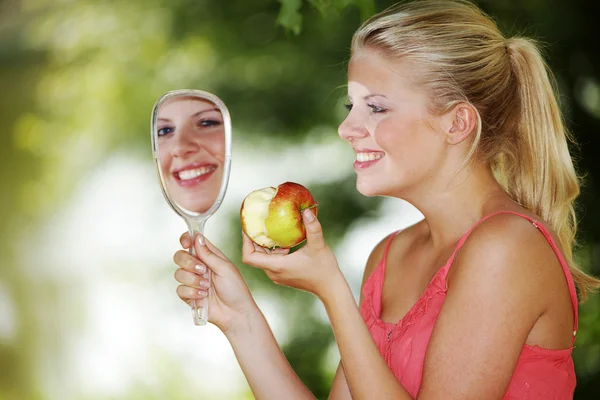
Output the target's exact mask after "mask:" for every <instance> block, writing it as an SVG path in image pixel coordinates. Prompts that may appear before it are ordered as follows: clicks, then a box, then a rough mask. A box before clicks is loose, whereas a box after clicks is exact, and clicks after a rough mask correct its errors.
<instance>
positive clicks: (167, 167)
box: [151, 89, 231, 325]
mask: <svg viewBox="0 0 600 400" xmlns="http://www.w3.org/2000/svg"><path fill="white" fill-rule="evenodd" d="M151 136H152V150H153V155H154V160H155V163H156V167H157V172H158V178H159V183H160V186H161V188H162V192H163V194H164V196H165V199H166V200H167V203H168V204H169V205H170V206H171V208H172V209H173V210H174V211H175V212H176V213H177V214H178V215H179V216H181V217H182V218H183V219H184V221H185V222H186V223H187V226H188V230H189V232H190V235H191V236H192V237H193V236H194V235H195V234H196V233H200V234H203V233H204V225H205V223H206V220H207V219H208V218H209V217H210V216H211V215H212V214H214V213H215V211H217V209H218V208H219V206H220V204H221V202H222V201H223V197H224V196H225V192H226V190H227V183H228V181H229V170H230V164H231V118H230V116H229V111H228V110H227V107H226V106H225V104H224V103H223V102H222V101H221V100H220V99H219V98H218V97H216V96H215V95H213V94H212V93H208V92H204V91H200V90H194V89H181V90H175V91H171V92H168V93H166V94H164V95H162V96H161V97H160V98H159V99H158V100H157V102H156V104H155V105H154V108H153V110H152V121H151ZM191 251H192V252H193V248H192V249H191ZM205 277H206V278H207V279H210V271H207V273H206V275H205ZM208 292H209V296H211V289H209V291H208ZM193 303H194V304H192V311H193V317H194V323H195V324H196V325H205V324H206V323H207V320H208V298H205V299H203V300H199V301H195V302H193Z"/></svg>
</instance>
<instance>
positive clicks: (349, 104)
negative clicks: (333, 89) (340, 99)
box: [344, 103, 352, 111]
mask: <svg viewBox="0 0 600 400" xmlns="http://www.w3.org/2000/svg"><path fill="white" fill-rule="evenodd" d="M344 108H345V109H346V110H348V111H351V110H352V103H348V104H344Z"/></svg>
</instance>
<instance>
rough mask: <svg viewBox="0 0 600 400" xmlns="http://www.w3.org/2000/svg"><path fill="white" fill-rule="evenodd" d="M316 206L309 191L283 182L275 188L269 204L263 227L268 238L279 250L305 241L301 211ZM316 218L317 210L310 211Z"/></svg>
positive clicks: (296, 184) (294, 184) (295, 184)
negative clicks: (275, 243)
mask: <svg viewBox="0 0 600 400" xmlns="http://www.w3.org/2000/svg"><path fill="white" fill-rule="evenodd" d="M315 204H316V202H315V199H314V198H313V196H312V194H311V193H310V191H309V190H308V189H307V188H305V187H304V186H302V185H300V184H298V183H295V182H285V183H282V184H281V185H279V186H278V187H277V193H276V194H275V196H274V197H273V199H272V200H271V203H270V204H269V216H268V217H267V219H266V221H265V226H266V228H267V232H268V233H269V237H270V238H272V239H273V240H274V241H276V242H277V244H278V245H279V247H281V248H289V247H293V246H296V245H298V244H300V243H302V242H303V241H304V240H306V229H305V228H304V223H303V222H302V211H304V210H305V209H306V208H309V207H311V206H314V205H315ZM311 212H312V213H313V214H314V215H315V217H316V216H317V208H316V207H314V208H312V209H311Z"/></svg>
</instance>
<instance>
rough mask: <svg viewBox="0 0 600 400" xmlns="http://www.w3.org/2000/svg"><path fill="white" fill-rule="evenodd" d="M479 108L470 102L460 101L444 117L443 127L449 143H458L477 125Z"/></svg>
mask: <svg viewBox="0 0 600 400" xmlns="http://www.w3.org/2000/svg"><path fill="white" fill-rule="evenodd" d="M477 116H478V113H477V110H476V109H475V107H473V105H471V104H469V103H459V104H457V105H456V106H454V107H453V108H452V109H451V110H450V111H448V112H447V113H446V114H444V116H443V117H442V129H443V131H444V133H445V134H446V142H447V143H448V144H458V143H460V142H462V141H463V140H465V139H466V138H468V137H469V135H470V134H471V133H472V132H473V131H474V130H475V129H476V127H477Z"/></svg>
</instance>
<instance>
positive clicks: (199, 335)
mask: <svg viewBox="0 0 600 400" xmlns="http://www.w3.org/2000/svg"><path fill="white" fill-rule="evenodd" d="M392 3H393V2H392V1H374V0H304V1H303V0H279V1H277V0H252V1H248V0H227V1H217V0H211V1H209V0H144V1H141V0H128V1H117V0H53V1H50V0H0V88H1V92H0V93H2V96H0V120H1V121H3V126H4V127H5V128H6V131H5V133H6V134H5V135H3V136H2V138H3V139H5V140H4V141H3V144H2V145H1V146H0V165H1V168H0V179H1V189H0V400H5V399H10V400H13V399H19V400H21V399H23V400H37V399H44V400H45V399H61V400H69V399H77V400H95V399H114V400H117V399H118V400H120V399H174V400H184V399H251V398H252V395H251V393H250V392H249V389H248V386H247V384H246V382H245V381H244V379H243V376H242V374H241V371H240V370H239V367H238V366H237V363H236V361H235V358H234V355H233V353H232V351H231V349H230V347H229V345H228V343H227V341H226V340H225V339H224V337H223V336H222V335H221V334H220V332H219V331H218V329H216V328H215V327H213V326H209V327H204V328H197V327H195V326H193V324H192V320H191V315H190V313H189V311H188V309H187V306H185V305H184V304H183V303H182V302H181V301H180V300H179V299H178V298H177V297H176V295H175V287H176V282H175V280H174V279H173V276H172V274H173V272H174V270H175V266H174V263H173V262H172V254H173V253H174V252H175V251H176V250H177V249H178V237H179V234H180V233H182V232H183V231H184V230H185V226H184V223H183V221H181V220H179V219H178V217H177V216H175V215H174V214H173V213H172V211H171V210H170V209H169V208H168V206H167V204H166V203H165V202H164V200H163V198H162V195H161V193H160V190H159V187H158V184H157V179H156V174H155V170H154V165H153V162H152V158H151V152H150V139H149V117H150V111H151V108H152V105H153V103H154V101H155V100H156V99H157V98H158V97H159V96H160V95H161V94H162V93H164V92H166V91H168V90H171V89H176V88H199V89H204V90H208V91H212V92H214V93H215V94H217V95H218V96H220V97H221V98H222V99H223V100H224V101H225V102H226V103H227V104H228V106H229V108H230V111H231V114H232V117H233V126H234V141H233V143H234V149H233V163H232V176H231V182H230V188H229V191H228V193H227V197H226V199H225V202H224V203H223V205H222V208H221V209H220V210H219V212H218V213H217V214H216V215H215V216H214V217H213V219H212V220H210V221H209V222H208V226H207V236H208V237H209V238H211V239H212V240H213V241H214V242H215V243H216V244H217V245H218V246H219V247H221V248H222V249H223V250H224V251H225V253H226V254H228V255H229V256H230V258H231V259H233V260H234V261H236V262H237V263H238V265H240V266H241V267H240V268H241V269H242V272H243V274H244V276H245V277H246V278H247V281H248V283H249V285H250V287H251V289H252V291H253V293H254V294H255V295H256V297H257V301H258V302H259V305H260V306H261V307H262V308H263V310H264V311H265V314H266V315H267V318H268V320H269V322H270V323H271V325H272V326H273V329H274V331H275V334H276V337H277V339H278V340H279V342H280V344H281V345H282V347H283V349H284V351H285V353H286V355H287V356H288V358H289V360H290V362H291V364H292V366H293V367H294V369H295V370H296V371H297V372H298V374H299V375H300V377H301V378H302V379H303V380H304V382H305V383H306V384H307V385H308V386H309V387H310V389H311V390H312V391H313V392H314V393H315V394H316V395H317V396H318V397H319V398H325V397H326V396H327V393H328V391H329V387H330V385H331V379H332V377H333V373H334V369H335V366H336V365H337V362H338V360H339V354H338V353H337V349H336V347H335V345H334V343H333V337H332V333H331V329H330V327H329V325H328V323H327V319H326V317H325V314H324V312H323V309H322V307H321V306H320V304H319V303H318V302H316V301H315V299H314V298H313V297H312V296H311V295H308V294H306V293H301V292H297V291H294V290H291V289H287V288H282V287H278V286H275V285H274V284H272V283H271V282H270V281H269V280H268V279H267V278H266V277H265V276H264V274H263V273H262V272H261V271H257V270H254V269H251V268H249V267H246V266H243V265H241V262H240V256H239V253H240V245H241V240H240V226H239V220H238V210H239V206H240V204H241V201H242V199H243V198H244V196H245V195H246V194H247V193H249V192H250V191H251V190H254V189H257V188H260V187H264V186H274V185H278V184H280V183H282V182H284V181H286V180H293V181H296V182H300V183H302V184H304V185H306V186H308V187H309V189H310V190H311V191H312V192H313V193H314V195H315V197H316V198H317V199H318V200H319V202H320V204H321V206H320V210H319V213H320V218H321V222H322V224H323V226H324V229H325V233H326V236H327V240H328V241H329V243H330V244H331V246H332V247H333V248H334V250H335V252H336V254H337V255H338V258H339V260H340V265H341V267H342V268H343V271H344V274H345V275H346V276H347V278H348V280H349V281H350V283H351V285H352V288H353V290H354V292H355V294H356V295H357V296H358V290H359V285H360V278H361V274H362V268H363V266H364V263H365V261H366V257H367V255H368V252H369V251H370V249H371V248H372V247H373V246H374V245H375V244H376V243H377V242H378V241H379V240H380V239H381V238H382V237H383V236H384V235H385V234H387V233H389V232H391V231H393V230H395V229H398V228H401V227H403V226H406V225H408V224H410V223H412V222H414V221H416V220H418V219H419V218H420V216H419V214H418V212H416V211H415V210H414V209H413V208H412V207H410V206H409V205H407V204H406V203H403V202H401V201H398V200H392V199H381V198H365V197H362V196H361V195H360V194H358V192H357V191H356V190H355V186H354V185H355V181H354V179H355V178H354V171H353V170H352V167H351V163H352V160H353V157H354V156H353V153H352V151H351V149H350V147H349V146H347V145H345V144H344V143H343V142H342V141H341V140H340V139H339V138H338V137H337V133H336V128H337V125H338V124H339V123H340V121H341V120H342V118H343V115H344V110H343V107H342V104H343V102H344V96H345V89H344V85H345V83H346V76H345V68H346V62H347V60H348V56H349V45H350V38H351V36H352V33H353V32H354V30H355V29H356V28H357V27H358V26H359V24H360V22H361V21H362V20H363V19H364V18H366V17H368V16H369V15H371V14H373V13H374V12H376V11H380V10H382V9H384V8H386V7H387V6H389V5H391V4H392ZM478 4H480V6H481V7H482V8H483V9H484V10H486V11H488V12H489V13H491V14H492V15H493V16H494V17H496V18H497V21H498V23H499V25H500V26H501V27H502V29H503V30H504V32H506V33H507V34H509V35H510V34H518V33H524V34H529V35H532V36H535V37H537V38H539V39H541V40H542V41H543V42H544V43H546V44H547V46H546V53H547V56H548V61H549V64H550V66H551V68H552V69H553V71H554V72H555V74H556V75H557V78H558V81H559V85H560V90H561V103H562V106H563V108H564V110H565V116H566V119H567V121H568V124H569V127H570V129H571V130H572V131H573V132H574V133H575V136H576V137H577V139H578V141H579V144H580V147H579V148H578V149H576V152H575V154H576V158H577V165H578V168H579V170H580V172H581V173H582V174H585V185H584V187H583V194H582V196H581V198H580V201H579V208H578V210H579V216H580V219H581V223H580V232H579V243H580V246H579V247H578V249H577V259H578V260H579V261H580V262H581V263H582V265H583V266H584V267H585V268H586V269H587V270H588V271H591V272H593V273H594V274H596V275H600V214H599V213H600V208H599V207H598V205H597V204H598V201H599V199H600V193H599V190H600V188H599V187H598V184H597V182H599V181H600V161H599V159H598V154H600V138H599V134H600V129H599V128H600V81H599V74H600V71H599V68H600V46H599V44H598V43H599V42H598V26H597V18H598V16H599V15H600V8H599V7H598V5H597V4H598V3H597V2H594V1H589V0H556V1H551V0H543V1H542V0H481V1H479V2H478ZM574 359H575V363H576V370H577V374H578V386H577V390H576V396H575V398H576V399H598V398H600V295H595V296H592V297H591V298H590V300H589V301H588V302H587V303H586V304H585V305H583V306H582V307H581V321H580V331H579V334H578V339H577V343H576V348H575V350H574Z"/></svg>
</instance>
